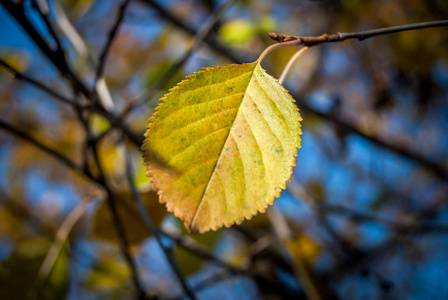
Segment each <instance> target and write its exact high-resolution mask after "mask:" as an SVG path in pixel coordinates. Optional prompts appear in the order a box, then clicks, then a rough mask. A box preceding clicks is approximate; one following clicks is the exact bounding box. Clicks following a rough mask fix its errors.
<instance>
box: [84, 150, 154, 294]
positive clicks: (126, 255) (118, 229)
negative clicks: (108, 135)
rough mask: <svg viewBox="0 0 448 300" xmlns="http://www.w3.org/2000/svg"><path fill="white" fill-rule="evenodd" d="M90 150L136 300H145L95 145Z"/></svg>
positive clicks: (112, 194)
mask: <svg viewBox="0 0 448 300" xmlns="http://www.w3.org/2000/svg"><path fill="white" fill-rule="evenodd" d="M90 148H91V150H92V152H93V157H94V159H95V164H96V166H97V167H98V171H99V173H100V174H99V178H97V182H98V183H99V184H101V186H102V187H103V188H104V190H105V191H106V194H107V196H106V201H107V204H108V206H109V209H110V212H111V213H112V220H113V223H114V226H115V230H116V232H117V235H118V238H119V241H120V248H121V252H122V254H123V256H124V258H125V260H126V262H127V263H128V265H129V267H130V269H131V273H132V280H133V282H134V285H135V287H136V289H137V292H138V299H139V300H145V299H147V298H146V292H145V289H144V288H143V284H142V281H141V278H140V275H139V273H138V269H137V264H136V262H135V260H134V258H133V257H132V255H131V252H130V244H129V241H128V239H127V236H126V231H125V229H124V225H123V222H122V220H121V219H120V216H119V214H118V209H117V204H116V203H115V201H116V200H115V197H114V193H113V191H112V189H111V188H110V186H109V184H108V182H107V179H106V176H105V172H104V169H103V166H102V164H101V161H100V158H99V153H98V147H97V144H96V143H90Z"/></svg>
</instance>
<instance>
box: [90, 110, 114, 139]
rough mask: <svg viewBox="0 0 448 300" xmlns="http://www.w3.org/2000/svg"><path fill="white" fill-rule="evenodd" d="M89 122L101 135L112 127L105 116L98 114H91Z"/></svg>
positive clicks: (96, 132) (94, 130)
mask: <svg viewBox="0 0 448 300" xmlns="http://www.w3.org/2000/svg"><path fill="white" fill-rule="evenodd" d="M89 123H90V124H89V125H90V128H91V129H92V132H93V133H94V134H95V135H100V134H101V133H103V132H105V131H106V130H108V129H109V128H110V122H109V121H108V120H107V119H106V118H105V117H103V116H100V115H98V114H91V115H90V118H89Z"/></svg>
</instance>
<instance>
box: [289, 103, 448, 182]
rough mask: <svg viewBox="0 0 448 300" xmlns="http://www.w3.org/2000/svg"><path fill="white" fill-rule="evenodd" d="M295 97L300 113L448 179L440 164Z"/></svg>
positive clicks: (446, 171) (447, 171)
mask: <svg viewBox="0 0 448 300" xmlns="http://www.w3.org/2000/svg"><path fill="white" fill-rule="evenodd" d="M296 96H297V97H295V98H294V99H297V101H298V103H300V104H299V106H300V109H301V110H302V111H305V112H310V113H313V114H315V115H317V116H318V117H321V118H323V119H325V120H327V121H330V122H332V123H334V124H335V125H336V126H339V127H340V128H342V129H344V130H345V131H346V132H348V133H352V134H356V135H359V136H361V137H363V138H365V139H367V140H368V141H370V142H372V143H373V144H375V145H378V146H381V147H383V148H385V149H388V150H390V151H392V152H394V153H396V154H399V155H400V156H402V157H405V158H407V159H410V160H412V161H415V162H417V163H418V164H420V165H422V166H423V167H425V168H426V169H427V170H429V171H431V172H432V173H433V174H434V175H435V176H437V177H438V178H440V179H442V180H445V179H446V178H448V170H446V169H445V168H444V167H443V166H442V165H441V164H439V163H435V162H432V161H430V160H429V159H427V158H425V157H424V156H422V155H420V154H418V153H415V152H414V151H412V150H410V149H409V148H408V147H402V146H398V145H395V144H393V143H391V142H389V141H386V140H383V139H382V138H380V137H378V136H373V135H369V134H366V133H364V132H363V131H361V130H360V129H359V128H358V127H357V126H356V125H354V124H351V123H349V122H347V121H345V120H342V119H341V118H338V117H337V116H335V115H333V114H330V113H323V112H320V111H317V110H315V109H313V108H311V107H310V106H309V105H308V104H307V103H306V102H305V101H303V99H302V100H300V97H298V95H296Z"/></svg>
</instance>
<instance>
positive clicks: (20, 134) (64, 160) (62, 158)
mask: <svg viewBox="0 0 448 300" xmlns="http://www.w3.org/2000/svg"><path fill="white" fill-rule="evenodd" d="M0 128H3V129H4V130H6V131H9V132H11V133H13V134H14V135H17V136H18V137H20V138H22V139H24V140H26V141H28V142H30V143H31V144H33V145H34V146H36V147H37V148H39V149H41V150H42V151H44V152H47V153H48V154H50V155H51V156H53V157H54V158H56V159H57V160H59V161H60V162H61V163H63V164H64V165H66V166H67V167H69V168H70V169H73V170H75V171H77V172H78V173H80V174H84V175H87V174H85V173H84V171H83V170H82V168H81V167H80V166H78V165H77V164H75V163H74V162H73V161H71V160H70V159H68V158H67V157H65V156H64V155H62V154H61V153H59V152H57V151H56V150H54V149H51V148H50V147H48V146H46V145H44V144H42V143H41V142H39V141H38V140H36V139H35V138H33V137H31V136H30V135H29V134H27V133H26V132H24V131H21V130H20V129H18V128H15V127H13V126H12V125H10V124H8V123H6V122H5V121H3V120H0ZM87 176H88V177H90V176H89V175H87ZM90 178H91V177H90Z"/></svg>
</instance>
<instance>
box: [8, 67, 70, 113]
mask: <svg viewBox="0 0 448 300" xmlns="http://www.w3.org/2000/svg"><path fill="white" fill-rule="evenodd" d="M0 65H1V66H2V67H4V68H5V69H6V71H8V72H9V73H11V74H12V75H13V76H14V78H15V79H20V80H24V81H26V82H28V83H29V84H31V85H33V86H35V87H36V88H38V89H40V90H42V91H44V92H46V93H47V94H49V95H51V96H53V97H54V98H55V99H56V100H58V101H61V102H62V103H64V104H68V105H71V106H74V105H76V103H75V102H74V101H73V100H71V99H69V98H67V97H65V96H63V95H61V94H59V93H58V92H56V91H55V90H53V89H52V88H50V87H48V86H46V85H45V84H43V83H41V82H39V81H37V80H34V79H32V78H31V77H29V76H27V75H25V74H23V73H22V72H19V71H18V70H17V69H15V68H14V67H13V66H11V65H10V64H8V63H7V62H6V61H4V60H3V59H1V58H0Z"/></svg>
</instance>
